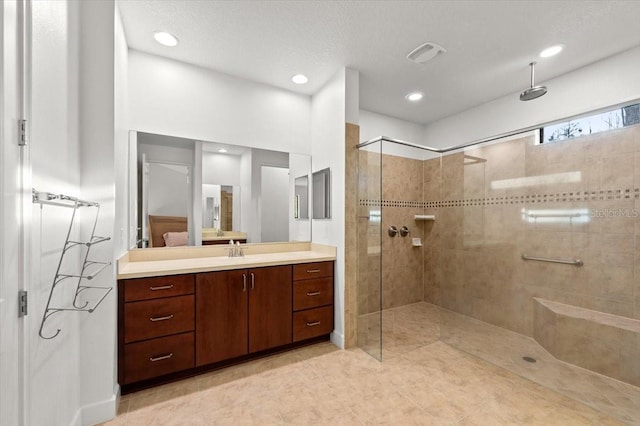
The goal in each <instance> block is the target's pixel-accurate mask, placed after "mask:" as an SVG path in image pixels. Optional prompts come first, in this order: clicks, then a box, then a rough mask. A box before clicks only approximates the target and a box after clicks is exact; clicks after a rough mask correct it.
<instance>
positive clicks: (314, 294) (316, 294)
mask: <svg viewBox="0 0 640 426" xmlns="http://www.w3.org/2000/svg"><path fill="white" fill-rule="evenodd" d="M307 296H320V292H319V291H308V292H307Z"/></svg>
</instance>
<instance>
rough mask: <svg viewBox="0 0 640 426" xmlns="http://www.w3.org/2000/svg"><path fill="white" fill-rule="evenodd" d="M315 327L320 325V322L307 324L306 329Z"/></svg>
mask: <svg viewBox="0 0 640 426" xmlns="http://www.w3.org/2000/svg"><path fill="white" fill-rule="evenodd" d="M316 325H320V321H315V322H308V323H307V327H315V326H316Z"/></svg>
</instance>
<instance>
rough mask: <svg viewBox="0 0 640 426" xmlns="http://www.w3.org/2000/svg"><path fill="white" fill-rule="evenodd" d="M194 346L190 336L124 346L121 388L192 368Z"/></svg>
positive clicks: (183, 334)
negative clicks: (124, 385) (122, 385)
mask: <svg viewBox="0 0 640 426" xmlns="http://www.w3.org/2000/svg"><path fill="white" fill-rule="evenodd" d="M193 342H194V336H193V332H191V333H182V334H176V335H174V336H168V337H160V338H158V339H153V340H147V341H144V342H138V343H131V344H128V345H125V346H124V383H123V384H127V383H133V382H137V381H140V380H144V379H150V378H152V377H158V376H162V375H165V374H169V373H173V372H175V371H181V370H186V369H188V368H192V367H193V366H194V351H193V345H194V343H193Z"/></svg>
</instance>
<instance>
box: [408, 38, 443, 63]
mask: <svg viewBox="0 0 640 426" xmlns="http://www.w3.org/2000/svg"><path fill="white" fill-rule="evenodd" d="M446 52H447V49H445V48H444V47H442V46H440V45H439V44H436V43H432V42H430V41H428V42H426V43H423V44H421V45H420V46H418V47H416V48H415V49H413V50H412V51H411V53H409V54H408V55H407V59H408V60H410V61H411V62H415V63H416V64H424V63H426V62H427V61H429V60H431V59H433V58H435V57H436V56H438V55H439V54H440V53H446Z"/></svg>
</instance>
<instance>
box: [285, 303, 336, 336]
mask: <svg viewBox="0 0 640 426" xmlns="http://www.w3.org/2000/svg"><path fill="white" fill-rule="evenodd" d="M332 331H333V305H332V306H324V307H322V308H315V309H307V310H306V311H298V312H294V313H293V341H294V342H299V341H301V340H305V339H310V338H312V337H318V336H323V335H325V334H329V333H331V332H332Z"/></svg>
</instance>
